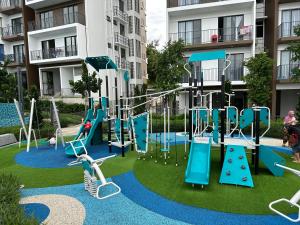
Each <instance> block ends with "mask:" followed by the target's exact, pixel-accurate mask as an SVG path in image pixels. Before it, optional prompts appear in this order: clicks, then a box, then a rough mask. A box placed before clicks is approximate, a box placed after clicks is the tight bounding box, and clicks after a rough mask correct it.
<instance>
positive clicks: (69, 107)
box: [41, 100, 85, 113]
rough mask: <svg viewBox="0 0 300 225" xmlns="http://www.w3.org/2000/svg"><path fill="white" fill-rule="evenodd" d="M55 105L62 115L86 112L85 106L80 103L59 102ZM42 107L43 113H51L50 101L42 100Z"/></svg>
mask: <svg viewBox="0 0 300 225" xmlns="http://www.w3.org/2000/svg"><path fill="white" fill-rule="evenodd" d="M55 104H56V107H57V110H58V111H59V112H60V113H81V112H84V110H85V106H84V104H78V103H74V104H66V103H63V102H62V101H57V102H55ZM41 107H42V110H43V111H45V112H49V111H50V101H48V100H42V101H41Z"/></svg>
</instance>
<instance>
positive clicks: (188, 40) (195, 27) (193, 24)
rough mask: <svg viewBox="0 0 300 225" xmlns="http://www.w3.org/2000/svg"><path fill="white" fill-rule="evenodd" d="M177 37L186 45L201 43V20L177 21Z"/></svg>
mask: <svg viewBox="0 0 300 225" xmlns="http://www.w3.org/2000/svg"><path fill="white" fill-rule="evenodd" d="M178 38H179V39H182V40H183V41H184V43H185V44H186V45H191V44H198V43H201V20H191V21H183V22H178Z"/></svg>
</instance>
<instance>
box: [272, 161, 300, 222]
mask: <svg viewBox="0 0 300 225" xmlns="http://www.w3.org/2000/svg"><path fill="white" fill-rule="evenodd" d="M275 166H278V167H280V168H282V169H285V170H288V171H290V172H292V173H294V174H295V175H297V176H300V171H299V170H295V169H292V168H290V167H286V166H282V165H280V164H278V163H275ZM299 200H300V190H299V191H297V193H296V194H294V195H293V197H292V198H291V199H286V198H281V199H278V200H276V201H273V202H271V203H270V204H269V208H270V209H271V210H272V211H273V212H275V213H277V214H278V215H280V216H282V217H284V218H286V219H287V220H289V221H291V222H294V223H297V222H299V221H300V205H299V204H298V202H299ZM280 202H285V203H288V204H290V205H291V207H297V208H298V218H297V219H293V218H291V217H289V216H288V215H285V214H284V213H282V212H280V211H278V210H277V209H275V208H273V205H275V204H277V203H280Z"/></svg>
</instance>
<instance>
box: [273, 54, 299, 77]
mask: <svg viewBox="0 0 300 225" xmlns="http://www.w3.org/2000/svg"><path fill="white" fill-rule="evenodd" d="M293 56H294V55H293V53H292V52H290V51H281V55H280V67H279V69H278V78H279V79H289V78H290V76H291V75H292V71H293V69H294V68H296V67H299V66H300V61H294V60H293Z"/></svg>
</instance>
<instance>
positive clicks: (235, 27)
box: [219, 15, 244, 41]
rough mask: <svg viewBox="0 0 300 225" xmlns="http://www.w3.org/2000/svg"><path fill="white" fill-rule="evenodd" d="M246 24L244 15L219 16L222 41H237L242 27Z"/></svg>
mask: <svg viewBox="0 0 300 225" xmlns="http://www.w3.org/2000/svg"><path fill="white" fill-rule="evenodd" d="M242 26H244V16H243V15H239V16H226V17H220V18H219V36H220V41H237V40H239V39H240V38H241V37H240V36H239V33H240V29H241V27H242Z"/></svg>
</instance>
